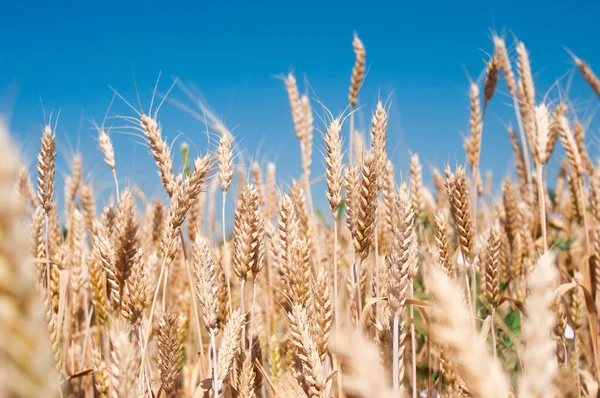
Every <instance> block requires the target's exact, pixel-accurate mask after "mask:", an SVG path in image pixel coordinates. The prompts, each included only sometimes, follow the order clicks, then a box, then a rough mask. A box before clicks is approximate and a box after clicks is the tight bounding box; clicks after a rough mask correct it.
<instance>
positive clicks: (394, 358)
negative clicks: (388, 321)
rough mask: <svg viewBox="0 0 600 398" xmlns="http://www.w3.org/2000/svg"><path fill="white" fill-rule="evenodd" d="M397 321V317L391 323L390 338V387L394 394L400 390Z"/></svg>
mask: <svg viewBox="0 0 600 398" xmlns="http://www.w3.org/2000/svg"><path fill="white" fill-rule="evenodd" d="M399 321H400V320H399V319H398V315H397V314H396V315H395V316H394V323H393V326H392V327H393V329H392V333H393V337H392V387H393V389H394V392H396V393H397V392H398V391H399V390H400V381H399V379H398V371H399V369H400V364H399V363H398V360H399V359H398V338H399V337H398V327H399Z"/></svg>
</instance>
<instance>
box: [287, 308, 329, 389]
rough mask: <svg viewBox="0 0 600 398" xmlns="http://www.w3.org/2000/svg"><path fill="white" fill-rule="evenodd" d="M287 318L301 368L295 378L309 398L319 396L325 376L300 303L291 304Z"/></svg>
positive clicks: (307, 320)
mask: <svg viewBox="0 0 600 398" xmlns="http://www.w3.org/2000/svg"><path fill="white" fill-rule="evenodd" d="M288 319H289V324H290V339H291V342H292V344H293V345H294V349H295V353H296V357H297V358H298V359H299V362H300V363H299V364H298V365H297V366H298V367H299V368H300V369H301V370H302V371H301V373H297V375H296V378H298V382H299V383H301V384H303V386H304V390H305V392H306V394H307V395H308V397H309V398H321V397H323V396H324V395H323V393H324V391H323V390H324V388H325V376H324V375H323V367H322V364H321V360H320V359H319V352H318V349H317V345H316V344H315V341H314V340H313V339H312V337H311V334H310V330H309V319H308V315H307V313H306V310H305V309H304V307H302V306H301V305H297V304H296V305H293V306H292V311H291V312H290V313H288Z"/></svg>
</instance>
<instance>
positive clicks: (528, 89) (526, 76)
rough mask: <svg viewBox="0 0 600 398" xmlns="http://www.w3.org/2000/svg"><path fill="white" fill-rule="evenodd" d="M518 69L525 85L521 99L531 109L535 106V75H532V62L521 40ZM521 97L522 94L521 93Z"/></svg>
mask: <svg viewBox="0 0 600 398" xmlns="http://www.w3.org/2000/svg"><path fill="white" fill-rule="evenodd" d="M517 70H518V71H519V76H520V78H521V82H522V85H523V94H524V95H523V96H522V98H521V100H522V101H523V102H524V103H525V104H526V105H527V107H528V108H529V109H533V107H534V106H535V88H534V86H533V76H532V75H531V64H530V62H529V54H528V53H527V50H526V49H525V44H523V42H519V43H518V44H517ZM519 97H521V95H519Z"/></svg>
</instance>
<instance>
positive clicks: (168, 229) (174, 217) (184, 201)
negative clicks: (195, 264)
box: [161, 155, 211, 258]
mask: <svg viewBox="0 0 600 398" xmlns="http://www.w3.org/2000/svg"><path fill="white" fill-rule="evenodd" d="M210 168H211V167H210V158H209V155H205V156H204V157H201V158H197V159H196V160H195V161H194V171H193V173H192V174H191V175H190V176H189V178H187V179H186V180H185V181H184V182H183V183H181V184H179V186H178V187H177V189H176V190H175V191H174V192H173V196H172V198H171V205H170V207H169V211H168V213H167V218H166V221H165V224H166V226H165V230H164V233H163V234H162V240H161V248H162V251H163V253H164V254H165V255H166V256H168V257H169V258H173V257H174V256H175V253H176V251H177V245H176V239H177V236H178V235H179V231H180V230H181V225H182V224H183V221H184V220H185V216H186V215H187V213H188V211H189V210H190V207H191V206H192V203H193V201H194V200H195V199H196V198H197V197H198V195H199V194H200V191H201V190H202V187H203V186H204V184H205V182H206V178H207V176H208V173H209V171H210Z"/></svg>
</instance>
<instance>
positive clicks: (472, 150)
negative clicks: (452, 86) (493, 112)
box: [467, 83, 483, 170]
mask: <svg viewBox="0 0 600 398" xmlns="http://www.w3.org/2000/svg"><path fill="white" fill-rule="evenodd" d="M469 100H470V103H471V117H470V119H469V125H470V127H471V136H470V137H469V141H468V142H469V145H468V150H467V160H468V161H469V165H470V166H471V168H472V169H473V170H477V168H478V167H479V157H480V156H481V133H482V131H483V119H482V118H481V109H480V108H481V106H480V104H479V88H478V87H477V85H476V84H475V83H471V87H470V89H469Z"/></svg>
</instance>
